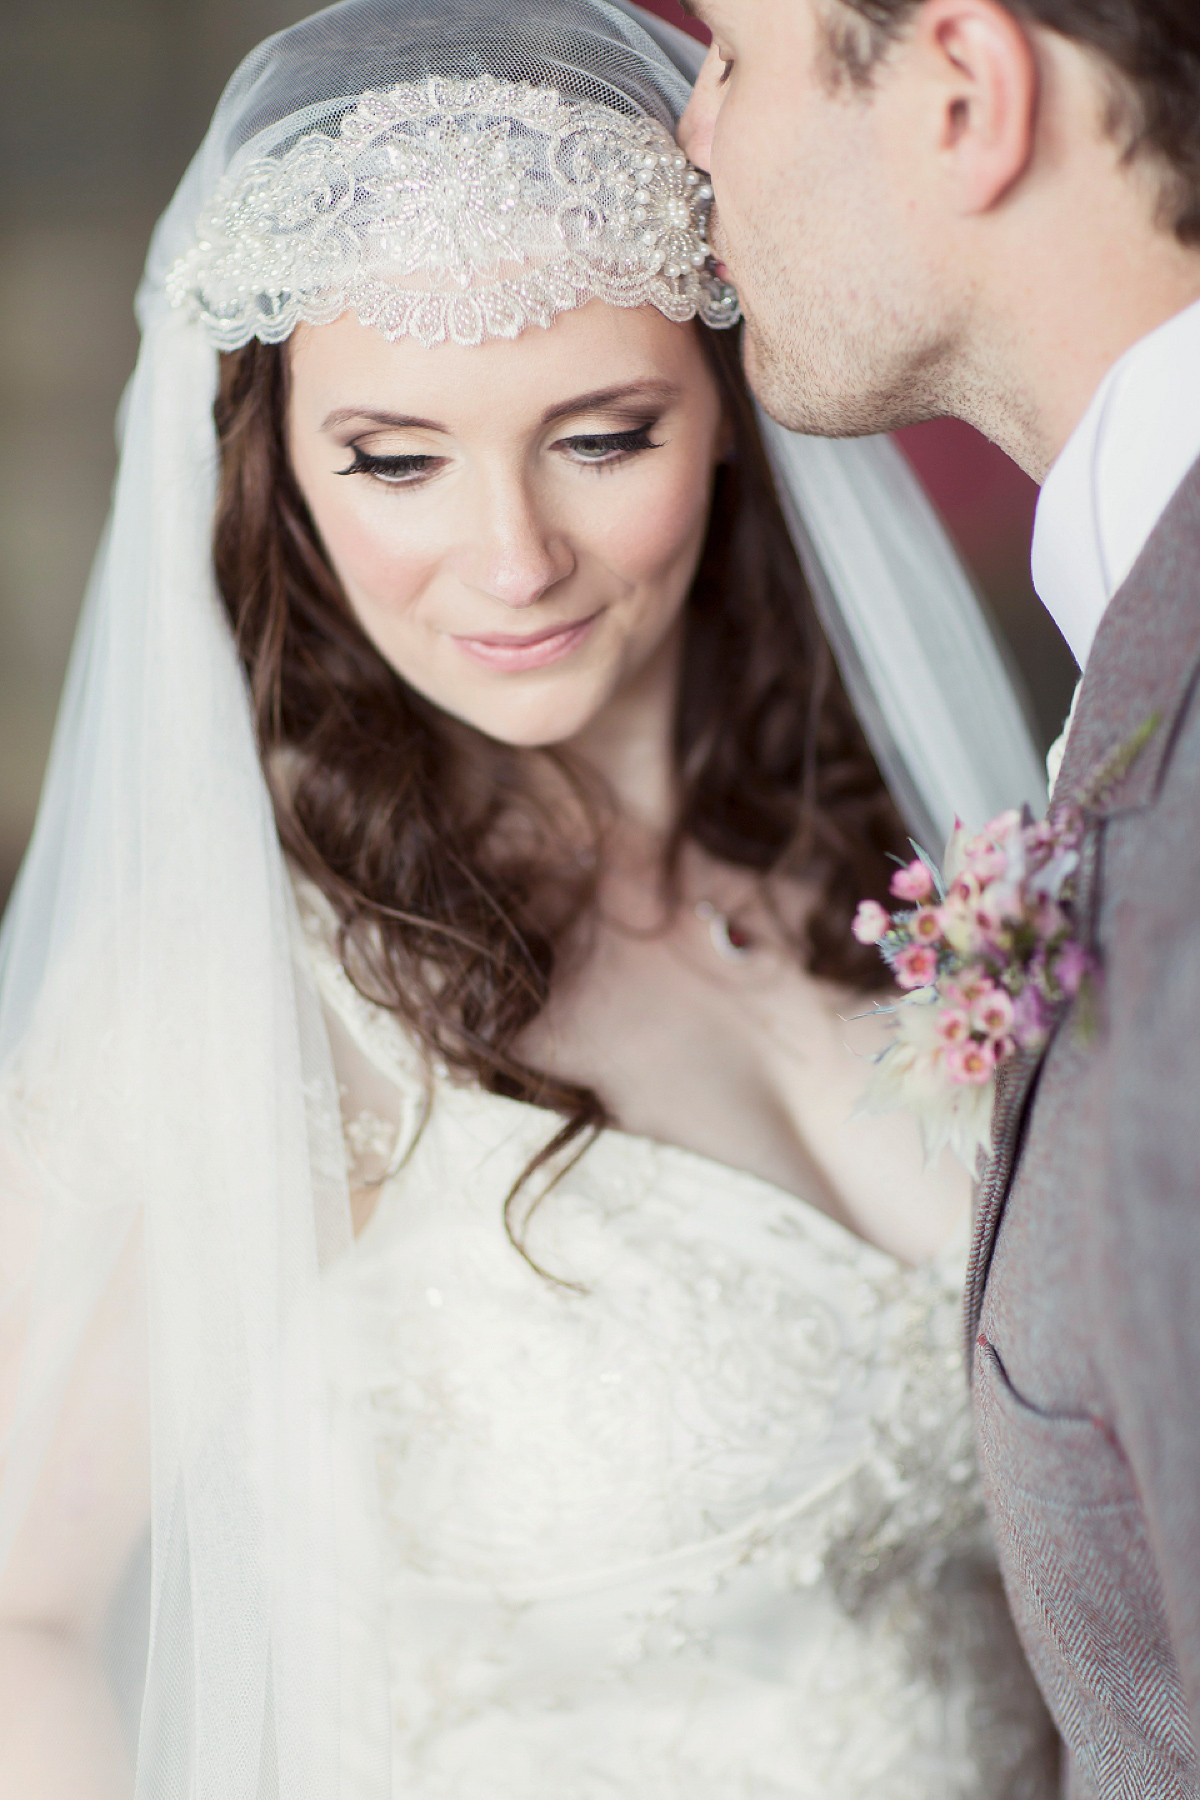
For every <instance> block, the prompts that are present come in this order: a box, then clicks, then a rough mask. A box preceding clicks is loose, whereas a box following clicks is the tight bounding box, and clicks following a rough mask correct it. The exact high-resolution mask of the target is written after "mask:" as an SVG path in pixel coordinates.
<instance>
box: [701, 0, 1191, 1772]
mask: <svg viewBox="0 0 1200 1800" xmlns="http://www.w3.org/2000/svg"><path fill="white" fill-rule="evenodd" d="M696 10H697V11H698V12H699V13H700V14H701V16H702V17H703V19H704V22H705V23H706V24H707V25H709V26H710V27H711V29H712V32H713V38H714V45H713V49H712V51H711V53H710V56H709V59H708V61H707V63H706V65H705V69H704V73H703V76H702V78H701V82H700V85H699V87H698V89H697V94H696V98H695V100H694V101H693V103H692V106H691V107H690V108H689V112H688V115H687V117H686V118H685V121H684V128H683V137H684V143H685V146H686V147H687V149H688V150H689V151H690V153H691V155H692V156H693V158H694V159H695V160H696V161H697V162H699V163H701V164H703V165H704V166H705V167H707V168H708V169H710V170H711V172H712V177H713V183H714V186H715V189H716V195H717V214H718V217H717V225H716V242H717V245H718V248H719V253H720V254H721V255H722V256H723V257H724V258H726V259H727V261H728V264H729V268H730V272H731V274H732V277H733V279H734V280H735V281H736V283H737V285H738V287H739V289H740V291H741V296H742V300H743V304H744V306H745V310H746V313H747V318H748V331H747V362H748V368H749V373H750V376H751V379H752V380H753V382H754V385H755V387H756V388H757V390H758V392H759V394H760V396H761V398H762V399H763V401H764V403H765V404H766V406H767V408H768V409H769V410H770V411H771V412H772V413H774V414H775V415H776V417H778V418H779V419H781V420H782V421H783V422H784V423H785V424H787V425H790V426H792V427H794V428H795V429H797V430H800V431H806V432H815V433H820V434H824V435H832V436H839V435H850V434H856V433H861V432H875V431H885V430H890V429H892V428H894V427H897V426H901V425H907V424H910V423H912V422H913V421H915V420H918V419H928V418H935V417H940V416H944V415H955V416H957V417H959V418H962V419H967V420H969V421H970V422H971V423H972V424H974V425H976V426H978V427H979V428H980V429H981V430H982V431H984V432H986V433H987V435H988V436H989V437H991V438H993V439H994V440H995V442H996V443H998V444H1000V445H1001V446H1002V447H1003V448H1004V449H1005V450H1007V451H1008V452H1009V454H1010V455H1011V456H1012V457H1014V458H1015V459H1016V461H1017V462H1018V463H1020V464H1021V465H1022V467H1023V468H1025V469H1027V470H1028V471H1029V473H1030V474H1031V475H1033V476H1034V477H1036V478H1037V479H1038V480H1039V481H1043V482H1044V486H1043V490H1042V495H1041V500H1040V502H1039V508H1038V518H1037V527H1036V533H1035V542H1034V575H1035V580H1036V582H1037V586H1038V589H1039V592H1040V594H1041V596H1042V598H1043V600H1044V601H1045V603H1046V605H1047V607H1048V608H1049V610H1050V611H1051V613H1052V614H1053V615H1054V617H1055V619H1056V620H1057V621H1058V623H1059V625H1060V627H1061V628H1062V631H1063V633H1064V635H1065V636H1066V638H1067V641H1068V643H1069V644H1070V646H1071V648H1072V649H1073V651H1074V652H1075V655H1076V657H1077V659H1078V661H1079V663H1080V665H1081V667H1082V668H1083V670H1084V680H1083V685H1082V690H1081V693H1080V695H1079V699H1078V704H1077V708H1076V713H1075V717H1074V722H1073V725H1072V727H1071V730H1070V735H1069V738H1068V742H1067V749H1066V757H1065V761H1064V763H1063V766H1062V771H1061V774H1060V776H1059V782H1058V787H1057V790H1056V794H1057V797H1058V798H1060V799H1067V800H1070V799H1079V798H1084V799H1086V800H1087V801H1088V810H1087V820H1088V829H1087V836H1086V840H1085V849H1084V854H1083V859H1082V867H1081V872H1080V881H1079V889H1080V891H1079V898H1078V905H1077V918H1078V929H1079V932H1080V934H1081V935H1082V936H1083V937H1084V938H1085V939H1086V941H1087V942H1088V944H1089V945H1090V947H1091V948H1092V949H1093V950H1094V952H1095V954H1096V956H1097V958H1098V960H1099V962H1100V964H1101V966H1102V970H1103V975H1102V984H1101V988H1100V995H1099V1006H1098V1017H1097V1018H1096V1019H1095V1020H1094V1021H1093V1022H1092V1024H1091V1028H1090V1029H1086V1028H1085V1022H1084V1021H1083V1020H1082V1019H1080V1018H1078V1017H1076V1018H1070V1017H1069V1018H1068V1019H1067V1020H1066V1021H1065V1022H1064V1023H1063V1024H1062V1025H1061V1026H1060V1027H1059V1029H1058V1031H1057V1034H1056V1036H1055V1038H1054V1040H1053V1042H1052V1044H1051V1047H1050V1050H1049V1052H1048V1053H1047V1055H1046V1056H1045V1058H1044V1060H1043V1061H1042V1064H1041V1066H1040V1068H1034V1067H1023V1066H1021V1065H1019V1064H1012V1065H1010V1066H1009V1068H1008V1070H1007V1071H1006V1073H1005V1076H1004V1077H1003V1078H1002V1084H1001V1092H1000V1094H999V1096H998V1102H997V1114H996V1123H995V1140H996V1147H995V1152H994V1155H993V1158H992V1162H991V1165H990V1167H989V1169H988V1171H987V1173H986V1175H985V1177H984V1180H983V1184H982V1187H981V1189H980V1193H979V1197H978V1214H977V1224H976V1232H975V1242H974V1247H973V1253H972V1265H971V1270H970V1274H969V1321H968V1322H969V1334H970V1335H969V1340H968V1341H969V1345H970V1353H971V1362H972V1373H973V1384H974V1393H975V1401H976V1413H977V1420H978V1435H979V1445H980V1454H981V1461H982V1466H983V1473H984V1480H985V1484H986V1487H987V1491H988V1497H989V1501H990V1505H991V1510H992V1515H993V1520H994V1524H995V1527H996V1534H997V1539H998V1542H999V1546H1000V1552H1001V1556H1002V1559H1003V1563H1004V1569H1005V1576H1006V1580H1007V1584H1008V1590H1009V1594H1010V1597H1011V1600H1012V1604H1013V1608H1014V1611H1015V1613H1016V1616H1017V1620H1018V1623H1019V1625H1020V1628H1021V1631H1022V1634H1023V1637H1024V1641H1025V1644H1026V1647H1027V1649H1028V1652H1029V1655H1030V1658H1031V1660H1032V1662H1033V1665H1034V1668H1035V1670H1036V1672H1037V1674H1038V1676H1039V1679H1040V1681H1041V1683H1042V1686H1043V1688H1044V1690H1045V1693H1046V1696H1047V1699H1048V1701H1049V1703H1050V1706H1051V1708H1052V1710H1053V1712H1054V1714H1055V1717H1056V1719H1057V1722H1058V1725H1059V1727H1060V1729H1061V1731H1062V1734H1063V1737H1064V1739H1065V1740H1066V1744H1067V1747H1068V1752H1069V1758H1068V1760H1069V1773H1068V1777H1067V1792H1068V1794H1069V1795H1071V1796H1073V1797H1076V1800H1085V1797H1086V1800H1118V1797H1119V1800H1142V1797H1144V1800H1183V1797H1185V1796H1186V1797H1188V1800H1195V1797H1197V1796H1200V1763H1198V1760H1197V1743H1198V1742H1200V693H1198V687H1200V680H1198V677H1200V460H1198V459H1200V298H1198V297H1200V0H696ZM1139 736H1140V737H1143V738H1145V739H1146V742H1145V747H1144V748H1143V749H1142V751H1141V753H1140V754H1139V755H1138V756H1137V757H1136V758H1135V759H1134V760H1132V763H1131V764H1129V766H1128V767H1126V768H1125V770H1124V772H1123V773H1119V774H1118V778H1116V779H1115V780H1110V781H1109V782H1108V783H1107V784H1104V783H1103V782H1099V781H1098V780H1097V772H1098V771H1099V770H1101V769H1102V768H1103V767H1104V765H1105V762H1106V759H1108V762H1109V771H1110V773H1112V772H1113V771H1114V770H1119V765H1120V764H1121V762H1122V761H1124V762H1126V763H1128V762H1129V759H1128V758H1127V757H1125V758H1122V756H1121V754H1120V753H1121V751H1122V749H1123V747H1129V746H1131V744H1132V743H1133V742H1135V741H1136V740H1137V739H1138V738H1139ZM1114 758H1115V760H1114ZM1102 788H1103V789H1104V790H1105V791H1103V792H1100V791H1099V790H1100V789H1102Z"/></svg>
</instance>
